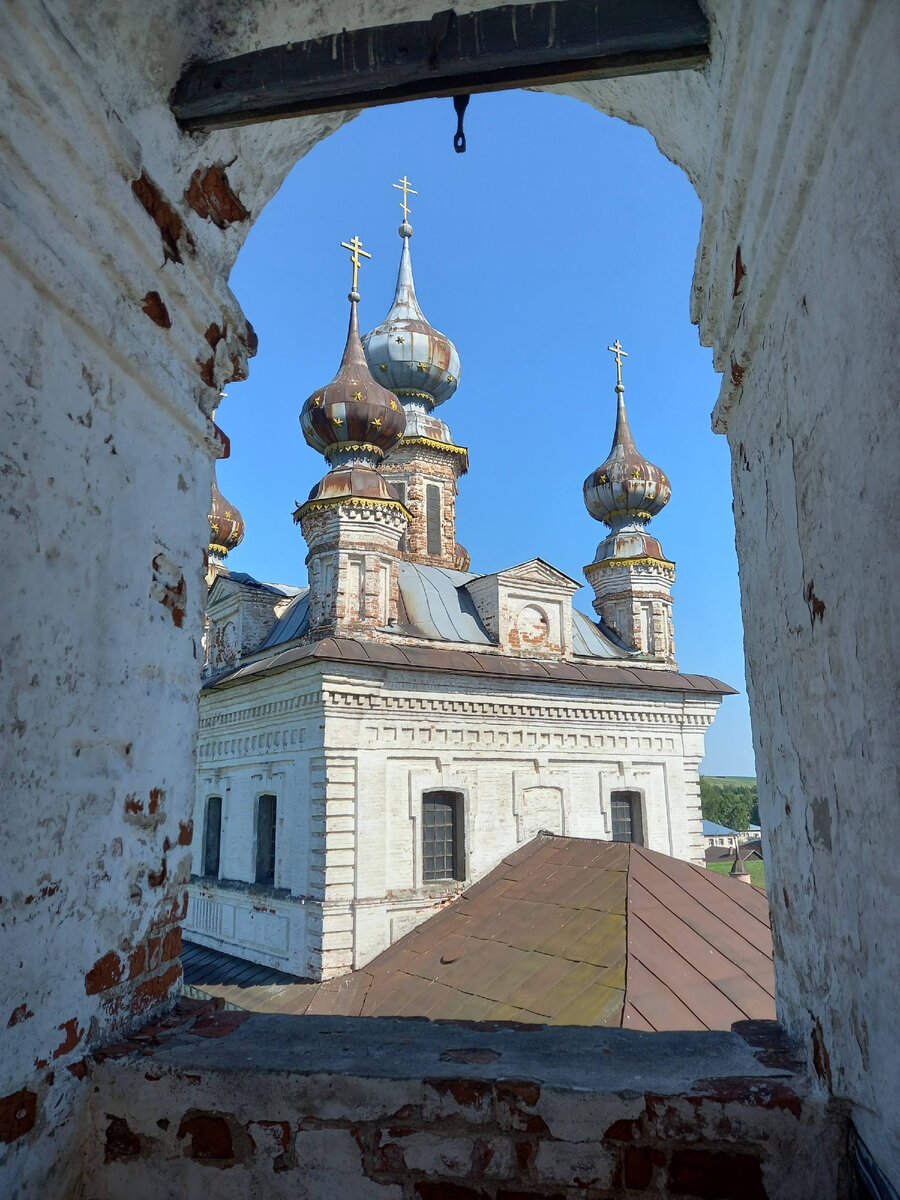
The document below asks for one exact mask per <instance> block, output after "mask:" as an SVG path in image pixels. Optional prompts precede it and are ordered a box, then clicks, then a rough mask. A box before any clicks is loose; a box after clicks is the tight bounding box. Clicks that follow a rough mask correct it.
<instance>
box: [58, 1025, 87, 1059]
mask: <svg viewBox="0 0 900 1200" xmlns="http://www.w3.org/2000/svg"><path fill="white" fill-rule="evenodd" d="M57 1028H58V1029H61V1030H62V1031H63V1033H64V1034H65V1035H66V1036H65V1037H64V1038H63V1040H62V1041H61V1042H60V1044H59V1045H58V1046H57V1047H56V1049H55V1050H54V1051H53V1057H54V1058H61V1057H62V1055H63V1054H68V1053H69V1051H70V1050H74V1049H75V1047H76V1046H77V1045H78V1043H79V1042H80V1041H81V1039H82V1038H83V1037H84V1029H79V1028H78V1018H77V1017H72V1019H71V1020H70V1021H64V1022H63V1024H62V1025H59V1026H57Z"/></svg>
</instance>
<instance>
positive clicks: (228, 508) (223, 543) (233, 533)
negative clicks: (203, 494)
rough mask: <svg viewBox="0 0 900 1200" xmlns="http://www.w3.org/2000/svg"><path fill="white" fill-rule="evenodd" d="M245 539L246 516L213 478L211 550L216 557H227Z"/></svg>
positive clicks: (210, 520)
mask: <svg viewBox="0 0 900 1200" xmlns="http://www.w3.org/2000/svg"><path fill="white" fill-rule="evenodd" d="M243 540H244V518H243V517H242V516H241V514H240V513H239V512H238V510H237V509H236V508H235V507H234V505H233V504H229V503H228V501H227V500H226V499H225V497H224V496H223V495H222V493H221V492H220V491H219V487H218V484H217V483H216V481H215V479H213V485H212V503H211V505H210V509H209V552H210V554H211V555H212V556H213V557H214V558H225V557H226V556H227V554H228V553H229V551H231V550H233V549H234V548H235V546H239V545H240V544H241V542H242V541H243Z"/></svg>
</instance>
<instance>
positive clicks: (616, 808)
mask: <svg viewBox="0 0 900 1200" xmlns="http://www.w3.org/2000/svg"><path fill="white" fill-rule="evenodd" d="M609 799H610V807H611V809H612V840H613V841H614V842H636V843H637V844H638V845H639V846H642V845H643V844H644V830H643V822H642V821H641V797H640V793H639V792H613V793H612V795H611V796H610V798H609Z"/></svg>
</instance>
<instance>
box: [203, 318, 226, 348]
mask: <svg viewBox="0 0 900 1200" xmlns="http://www.w3.org/2000/svg"><path fill="white" fill-rule="evenodd" d="M227 330H228V326H227V325H217V324H216V322H215V321H213V323H212V324H211V325H210V326H209V327H208V328H207V330H206V333H204V335H203V336H204V337H205V338H206V340H207V341H208V342H209V344H210V347H211V348H212V349H213V350H215V348H216V346H218V344H219V342H221V341H222V339H223V338H224V337H225V334H226V332H227Z"/></svg>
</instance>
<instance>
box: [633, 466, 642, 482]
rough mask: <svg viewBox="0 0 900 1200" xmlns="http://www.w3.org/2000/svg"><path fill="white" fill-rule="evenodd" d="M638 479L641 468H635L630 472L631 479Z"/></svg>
mask: <svg viewBox="0 0 900 1200" xmlns="http://www.w3.org/2000/svg"><path fill="white" fill-rule="evenodd" d="M640 477H641V468H640V467H635V468H634V470H633V471H632V472H631V478H632V479H640Z"/></svg>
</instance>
